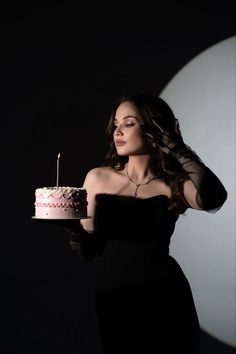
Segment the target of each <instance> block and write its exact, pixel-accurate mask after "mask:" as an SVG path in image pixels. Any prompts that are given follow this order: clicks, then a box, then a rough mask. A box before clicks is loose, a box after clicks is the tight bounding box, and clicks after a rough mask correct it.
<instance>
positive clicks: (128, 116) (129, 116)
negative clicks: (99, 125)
mask: <svg viewBox="0 0 236 354" xmlns="http://www.w3.org/2000/svg"><path fill="white" fill-rule="evenodd" d="M128 118H135V119H137V120H139V119H140V118H139V117H137V116H133V115H132V114H129V115H127V116H125V117H123V118H122V119H123V120H125V119H128ZM115 120H117V118H114V121H115Z"/></svg>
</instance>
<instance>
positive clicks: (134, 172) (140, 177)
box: [126, 154, 154, 183]
mask: <svg viewBox="0 0 236 354" xmlns="http://www.w3.org/2000/svg"><path fill="white" fill-rule="evenodd" d="M126 170H127V171H128V174H129V176H130V177H131V178H132V179H133V180H134V181H135V182H136V183H144V182H145V181H146V180H148V179H150V178H152V177H154V173H153V172H152V169H151V166H150V155H148V154H147V155H135V156H129V160H128V162H127V165H126Z"/></svg>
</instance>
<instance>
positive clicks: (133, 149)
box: [113, 101, 147, 156]
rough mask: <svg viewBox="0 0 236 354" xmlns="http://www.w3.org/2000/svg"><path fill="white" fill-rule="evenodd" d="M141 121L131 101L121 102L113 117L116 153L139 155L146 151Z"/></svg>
mask: <svg viewBox="0 0 236 354" xmlns="http://www.w3.org/2000/svg"><path fill="white" fill-rule="evenodd" d="M142 123H143V120H142V118H141V117H140V114H139V113H138V110H137V108H136V107H135V106H134V105H133V104H132V103H131V102H128V101H127V102H123V103H121V104H120V106H119V107H118V108H117V110H116V114H115V118H114V125H115V127H116V128H115V131H114V135H113V137H114V142H115V146H116V150H117V153H118V155H122V156H130V155H140V154H144V153H145V152H147V146H146V144H147V143H146V141H145V140H144V137H143V133H142V130H141V128H140V124H142Z"/></svg>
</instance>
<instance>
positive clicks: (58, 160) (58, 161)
mask: <svg viewBox="0 0 236 354" xmlns="http://www.w3.org/2000/svg"><path fill="white" fill-rule="evenodd" d="M60 156H61V154H60V153H59V154H58V155H57V184H56V186H57V187H58V186H59V164H60Z"/></svg>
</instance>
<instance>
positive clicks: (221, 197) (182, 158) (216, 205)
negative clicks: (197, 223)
mask: <svg viewBox="0 0 236 354" xmlns="http://www.w3.org/2000/svg"><path fill="white" fill-rule="evenodd" d="M170 154H171V155H172V156H173V157H175V158H177V159H178V161H179V163H180V164H181V166H182V168H183V169H184V170H185V172H187V174H188V176H189V178H190V180H191V181H192V182H193V184H194V186H195V188H196V190H197V195H196V202H197V204H198V205H199V207H200V208H201V209H203V210H206V211H208V212H216V211H217V210H219V209H220V208H221V207H222V205H223V204H224V202H225V201H226V199H227V191H226V189H225V187H224V186H223V184H222V182H221V181H220V180H219V178H218V177H217V176H216V175H215V174H214V173H213V172H212V171H211V170H210V168H209V167H207V166H206V165H205V164H204V163H203V162H202V161H201V159H200V158H199V157H198V156H197V154H196V153H195V152H194V151H193V150H192V149H191V148H190V147H189V146H187V145H186V144H181V145H180V146H178V145H176V146H175V147H174V148H173V149H171V152H170Z"/></svg>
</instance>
